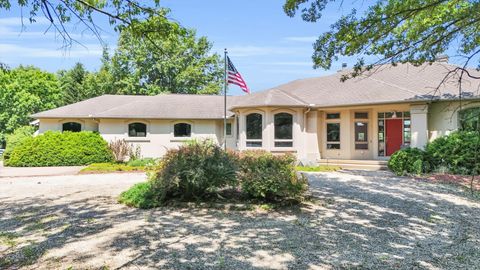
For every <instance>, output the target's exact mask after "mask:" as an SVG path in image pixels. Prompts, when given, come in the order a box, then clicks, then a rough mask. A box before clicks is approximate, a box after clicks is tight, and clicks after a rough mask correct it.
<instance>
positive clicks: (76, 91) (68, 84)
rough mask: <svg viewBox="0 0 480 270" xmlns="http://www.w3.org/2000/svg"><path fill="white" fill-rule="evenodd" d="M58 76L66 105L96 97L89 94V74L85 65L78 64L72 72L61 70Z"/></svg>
mask: <svg viewBox="0 0 480 270" xmlns="http://www.w3.org/2000/svg"><path fill="white" fill-rule="evenodd" d="M58 75H59V81H60V88H61V90H62V94H63V103H64V104H72V103H75V102H79V101H82V100H85V99H87V98H90V97H93V96H94V95H92V93H89V90H90V89H88V88H86V87H85V80H86V78H87V76H88V75H89V72H88V71H86V70H85V68H84V67H83V64H81V63H76V64H75V66H74V67H73V68H72V69H71V70H68V71H67V70H61V71H59V72H58Z"/></svg>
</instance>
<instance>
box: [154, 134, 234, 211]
mask: <svg viewBox="0 0 480 270" xmlns="http://www.w3.org/2000/svg"><path fill="white" fill-rule="evenodd" d="M236 170H237V164H236V158H235V156H234V155H232V154H229V153H225V152H224V151H223V150H222V148H220V147H219V146H218V145H216V144H214V143H212V142H210V141H202V142H189V143H188V144H186V145H183V146H181V147H180V148H179V149H175V150H169V151H168V152H167V153H166V154H165V156H164V157H163V159H162V161H161V162H160V164H159V166H158V168H157V172H156V173H155V175H154V189H155V191H156V193H157V194H158V197H157V200H158V201H159V202H164V201H166V200H168V199H170V198H180V199H185V200H191V199H199V198H204V197H208V196H209V195H212V194H213V193H215V192H217V191H218V190H219V189H221V188H225V187H228V186H235V184H236Z"/></svg>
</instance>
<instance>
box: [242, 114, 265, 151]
mask: <svg viewBox="0 0 480 270" xmlns="http://www.w3.org/2000/svg"><path fill="white" fill-rule="evenodd" d="M246 120H247V147H262V130H263V125H262V115H261V114H259V113H251V114H249V115H247V117H246Z"/></svg>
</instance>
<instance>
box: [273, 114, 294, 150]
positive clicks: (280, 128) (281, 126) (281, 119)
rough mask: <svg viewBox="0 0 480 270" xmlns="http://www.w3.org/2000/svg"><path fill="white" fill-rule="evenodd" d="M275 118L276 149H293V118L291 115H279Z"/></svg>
mask: <svg viewBox="0 0 480 270" xmlns="http://www.w3.org/2000/svg"><path fill="white" fill-rule="evenodd" d="M273 118H274V119H273V121H274V126H275V147H292V146H293V131H292V130H293V116H292V115H291V114H289V113H277V114H275V116H274V117H273Z"/></svg>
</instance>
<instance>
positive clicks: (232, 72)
mask: <svg viewBox="0 0 480 270" xmlns="http://www.w3.org/2000/svg"><path fill="white" fill-rule="evenodd" d="M227 74H228V75H227V76H228V80H227V81H228V83H231V84H235V85H238V86H240V88H242V90H243V92H245V93H248V94H250V89H248V86H247V83H246V82H245V81H244V80H243V78H242V75H240V72H238V70H237V69H236V68H235V66H234V65H233V63H232V61H231V60H230V57H228V56H227Z"/></svg>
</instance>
